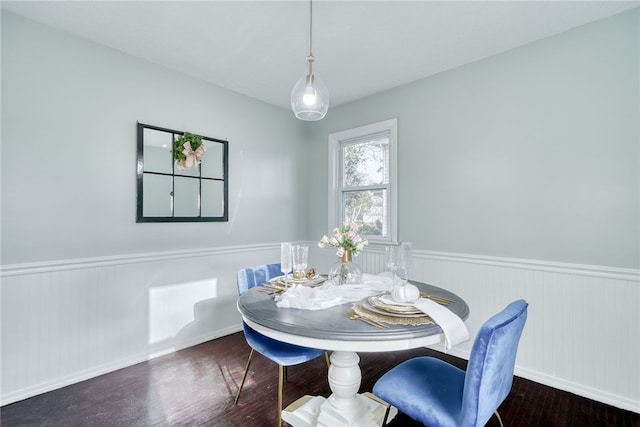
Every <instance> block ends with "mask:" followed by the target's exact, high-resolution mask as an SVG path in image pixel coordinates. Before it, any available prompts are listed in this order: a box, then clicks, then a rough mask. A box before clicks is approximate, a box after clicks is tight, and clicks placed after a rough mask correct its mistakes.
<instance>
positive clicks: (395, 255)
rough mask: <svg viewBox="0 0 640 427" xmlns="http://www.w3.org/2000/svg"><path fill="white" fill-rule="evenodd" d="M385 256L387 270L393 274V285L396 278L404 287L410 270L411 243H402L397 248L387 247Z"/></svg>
mask: <svg viewBox="0 0 640 427" xmlns="http://www.w3.org/2000/svg"><path fill="white" fill-rule="evenodd" d="M386 256H387V269H388V270H389V271H390V272H391V273H393V282H394V285H395V278H396V276H398V278H399V279H400V280H401V281H402V284H403V285H405V284H406V283H407V280H408V279H409V269H410V268H411V258H412V253H411V243H410V242H402V243H400V244H399V245H397V246H387V248H386Z"/></svg>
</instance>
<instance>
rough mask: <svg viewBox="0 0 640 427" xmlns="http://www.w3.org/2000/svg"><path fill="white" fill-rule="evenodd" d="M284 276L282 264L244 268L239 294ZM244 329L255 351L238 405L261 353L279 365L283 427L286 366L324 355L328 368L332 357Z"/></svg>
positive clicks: (279, 400) (243, 380)
mask: <svg viewBox="0 0 640 427" xmlns="http://www.w3.org/2000/svg"><path fill="white" fill-rule="evenodd" d="M281 274H282V273H281V272H280V264H268V265H259V266H256V267H248V268H244V269H242V270H240V271H239V272H238V281H237V283H238V294H239V295H242V294H243V293H245V292H246V291H248V290H249V289H251V288H253V287H254V286H260V285H263V284H264V283H266V282H268V281H269V279H271V278H273V277H277V276H280V275H281ZM242 326H243V328H244V336H245V339H246V340H247V344H249V346H250V347H251V352H250V353H249V360H247V367H246V368H245V370H244V375H243V377H242V382H241V383H240V388H239V389H238V394H237V395H236V399H235V401H234V403H238V399H239V398H240V393H241V392H242V387H243V386H244V382H245V380H246V379H247V374H248V373H249V366H250V365H251V359H252V358H253V354H254V351H257V352H258V353H260V354H262V355H263V356H265V357H266V358H268V359H271V360H272V361H274V362H276V363H277V364H278V426H280V425H282V388H283V383H284V379H285V376H286V367H287V366H293V365H298V364H300V363H304V362H307V361H309V360H312V359H315V358H316V357H318V356H321V355H322V354H325V360H326V362H327V365H328V364H329V359H328V356H327V355H326V353H325V351H324V350H318V349H315V348H307V347H300V346H297V345H293V344H288V343H284V342H281V341H277V340H274V339H272V338H269V337H266V336H264V335H262V334H260V333H259V332H256V331H255V330H253V329H252V328H251V327H250V326H249V325H247V324H246V323H244V322H242Z"/></svg>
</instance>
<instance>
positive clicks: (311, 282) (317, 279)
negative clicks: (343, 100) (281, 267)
mask: <svg viewBox="0 0 640 427" xmlns="http://www.w3.org/2000/svg"><path fill="white" fill-rule="evenodd" d="M325 280H327V279H326V278H325V277H322V276H320V275H319V274H316V275H315V276H314V277H313V279H307V278H304V279H294V278H293V277H291V276H289V277H288V278H286V279H285V276H278V277H274V278H272V279H269V283H280V284H283V285H317V284H320V283H322V282H324V281H325Z"/></svg>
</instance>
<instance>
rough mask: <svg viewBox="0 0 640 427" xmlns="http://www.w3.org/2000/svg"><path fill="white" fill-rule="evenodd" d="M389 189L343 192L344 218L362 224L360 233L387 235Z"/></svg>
mask: <svg viewBox="0 0 640 427" xmlns="http://www.w3.org/2000/svg"><path fill="white" fill-rule="evenodd" d="M387 203H388V202H387V190H366V191H347V192H344V193H343V206H344V219H345V221H350V222H356V223H358V224H359V225H360V233H362V234H364V235H368V236H378V237H387V233H388V230H387V224H388V223H387Z"/></svg>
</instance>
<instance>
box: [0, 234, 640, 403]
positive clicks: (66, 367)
mask: <svg viewBox="0 0 640 427" xmlns="http://www.w3.org/2000/svg"><path fill="white" fill-rule="evenodd" d="M309 245H310V246H311V253H310V260H311V264H312V265H313V266H315V267H316V269H317V270H318V271H327V270H328V268H329V266H330V265H331V263H332V262H334V261H335V256H334V254H333V252H332V251H331V250H327V249H325V250H321V249H318V248H317V247H315V244H314V243H313V242H309ZM278 256H279V247H278V246H277V245H264V246H251V247H248V246H247V247H231V248H218V249H215V250H205V251H184V252H174V253H162V254H148V255H136V256H123V257H109V258H100V259H91V260H71V261H64V262H59V263H42V264H30V265H19V266H4V267H3V268H2V276H1V277H2V283H1V291H2V294H1V296H2V301H1V304H2V314H1V316H2V317H1V321H2V323H1V333H2V349H1V351H2V354H1V355H2V404H3V405H4V404H8V403H11V402H14V401H17V400H21V399H24V398H27V397H30V396H33V395H35V394H39V393H42V392H45V391H49V390H52V389H55V388H59V387H62V386H64V385H67V384H71V383H74V382H77V381H81V380H83V379H86V378H90V377H93V376H96V375H99V374H102V373H105V372H108V371H111V370H115V369H118V368H121V367H124V366H128V365H131V364H134V363H137V362H140V361H143V360H147V359H148V358H150V357H153V356H155V355H158V354H163V353H167V352H171V351H174V350H175V349H178V348H183V347H187V346H190V345H194V344H197V343H200V342H203V341H206V340H209V339H213V338H216V337H219V336H223V335H227V334H229V333H233V332H235V331H238V330H240V316H239V314H238V313H237V311H236V306H235V301H236V297H237V291H236V279H235V275H236V273H237V271H238V270H239V269H240V268H243V267H245V266H247V265H255V264H262V263H267V262H274V261H275V260H277V259H278ZM355 261H356V262H357V263H358V264H360V265H361V266H362V267H363V270H364V271H366V272H369V273H378V272H381V271H384V269H385V266H384V251H381V250H376V248H375V247H372V248H369V249H368V250H367V251H365V252H363V253H362V254H360V256H358V257H357V258H356V259H355ZM411 277H412V278H413V279H415V280H419V281H423V282H427V283H431V284H434V285H436V286H441V287H444V288H447V289H449V290H451V291H453V292H455V293H457V294H458V295H460V296H461V297H462V298H464V299H465V300H466V301H467V302H468V304H469V306H470V308H471V314H470V317H469V319H468V320H467V325H468V327H469V330H470V332H471V335H472V336H475V333H476V331H477V330H478V328H479V326H480V325H481V324H482V323H483V322H484V321H485V320H486V319H487V318H488V317H490V316H491V315H492V314H494V313H495V312H497V311H499V310H501V309H502V308H503V307H504V306H505V305H507V304H508V303H509V302H511V301H513V300H515V299H518V298H524V299H526V300H527V301H528V302H529V304H530V307H529V318H528V321H527V325H526V327H525V330H524V333H523V336H522V340H521V343H520V346H519V350H518V359H517V367H516V374H517V375H519V376H522V377H525V378H528V379H531V380H534V381H537V382H540V383H543V384H546V385H549V386H552V387H556V388H559V389H563V390H567V391H570V392H573V393H576V394H578V395H582V396H586V397H589V398H591V399H594V400H598V401H601V402H605V403H608V404H611V405H614V406H617V407H621V408H624V409H629V410H632V411H635V412H640V403H639V401H640V365H639V364H638V360H640V344H639V341H640V314H639V313H640V311H638V304H639V303H640V274H639V272H638V271H637V270H629V269H614V268H608V267H597V266H583V265H572V264H561V263H547V262H539V261H532V260H514V259H507V258H493V257H481V256H473V255H463V254H448V253H438V252H428V251H418V250H415V251H414V262H413V268H412V273H411ZM189 311H190V312H191V313H189ZM434 348H435V349H436V350H442V346H435V347H434ZM470 349H471V342H467V343H464V344H461V345H459V346H457V347H456V348H454V349H453V351H452V354H454V355H456V356H459V357H463V358H468V355H469V351H470Z"/></svg>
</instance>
